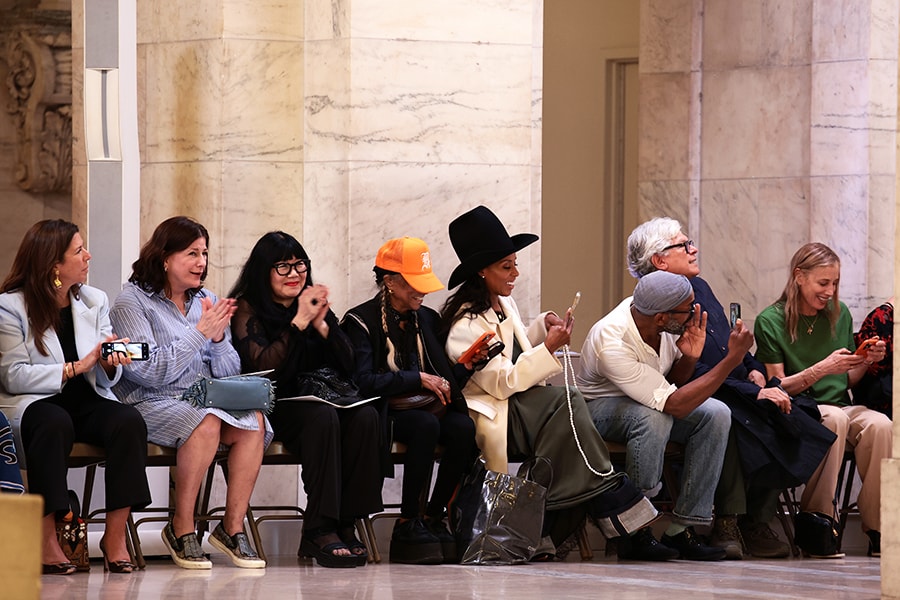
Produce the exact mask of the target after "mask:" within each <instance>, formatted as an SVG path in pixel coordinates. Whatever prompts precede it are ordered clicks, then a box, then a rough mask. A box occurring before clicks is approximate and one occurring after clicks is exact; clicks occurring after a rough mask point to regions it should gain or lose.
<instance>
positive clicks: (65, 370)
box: [63, 363, 71, 381]
mask: <svg viewBox="0 0 900 600" xmlns="http://www.w3.org/2000/svg"><path fill="white" fill-rule="evenodd" d="M63 375H64V376H65V378H66V381H68V380H69V379H71V376H69V363H66V364H65V365H63Z"/></svg>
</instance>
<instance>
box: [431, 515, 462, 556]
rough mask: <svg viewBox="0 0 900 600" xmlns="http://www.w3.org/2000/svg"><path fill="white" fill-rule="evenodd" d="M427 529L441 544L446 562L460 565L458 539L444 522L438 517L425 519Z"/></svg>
mask: <svg viewBox="0 0 900 600" xmlns="http://www.w3.org/2000/svg"><path fill="white" fill-rule="evenodd" d="M425 527H427V528H428V531H430V532H431V533H432V535H434V537H436V538H437V539H438V540H439V541H440V542H441V554H443V556H444V562H445V563H450V564H454V563H458V562H459V557H458V556H457V554H456V552H457V551H456V538H455V537H453V534H452V533H450V530H449V529H447V525H446V524H445V523H444V520H443V519H440V518H437V517H425Z"/></svg>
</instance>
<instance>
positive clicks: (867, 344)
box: [856, 336, 878, 356]
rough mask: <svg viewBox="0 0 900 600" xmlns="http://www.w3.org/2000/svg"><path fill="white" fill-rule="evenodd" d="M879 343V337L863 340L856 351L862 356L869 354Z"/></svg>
mask: <svg viewBox="0 0 900 600" xmlns="http://www.w3.org/2000/svg"><path fill="white" fill-rule="evenodd" d="M877 342H878V336H875V337H870V338H869V339H867V340H863V341H862V343H861V344H860V345H859V348H857V349H856V353H857V354H859V355H860V356H862V355H863V354H865V353H866V352H868V350H869V348H871V347H872V346H874V345H875V344H876V343H877Z"/></svg>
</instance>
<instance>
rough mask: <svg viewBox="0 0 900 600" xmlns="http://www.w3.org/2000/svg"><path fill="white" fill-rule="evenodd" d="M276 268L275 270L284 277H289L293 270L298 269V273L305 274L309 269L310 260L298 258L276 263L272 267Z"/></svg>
mask: <svg viewBox="0 0 900 600" xmlns="http://www.w3.org/2000/svg"><path fill="white" fill-rule="evenodd" d="M272 268H273V269H275V272H276V273H278V274H279V275H281V276H282V277H287V276H288V275H290V274H291V271H297V275H303V274H304V273H306V272H307V271H308V270H309V261H308V260H298V261H297V262H292V263H289V262H280V263H275V266H273V267H272Z"/></svg>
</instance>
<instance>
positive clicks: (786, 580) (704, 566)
mask: <svg viewBox="0 0 900 600" xmlns="http://www.w3.org/2000/svg"><path fill="white" fill-rule="evenodd" d="M212 560H213V569H212V570H211V571H205V572H203V571H185V570H182V569H179V568H178V567H176V566H174V564H173V563H172V562H171V560H169V559H168V558H161V559H154V560H150V561H149V562H148V566H147V569H146V570H144V571H140V572H136V573H134V574H131V575H113V574H105V573H104V572H103V565H102V563H99V562H95V563H94V564H93V568H92V570H91V572H90V573H78V574H76V575H72V576H69V577H60V576H44V577H43V578H42V581H41V583H42V586H43V587H42V595H41V597H42V598H47V599H59V600H63V599H65V600H80V599H85V600H86V599H88V598H91V599H94V598H99V599H102V600H124V599H126V598H127V599H131V598H160V599H175V598H188V599H190V600H201V599H206V598H209V599H214V600H230V599H241V600H245V599H254V598H264V599H266V600H281V599H283V598H285V599H300V598H308V599H313V598H315V599H321V598H348V599H360V600H406V599H416V600H418V599H428V598H486V599H487V598H490V599H492V600H493V599H498V598H516V599H517V600H530V599H547V598H565V599H567V600H569V599H579V598H584V599H590V600H596V599H598V598H616V600H632V599H639V598H652V599H665V600H679V599H682V598H683V599H689V600H704V599H708V598H717V599H719V598H721V599H726V598H734V599H738V598H741V599H746V598H759V599H769V598H778V599H779V600H789V599H801V598H802V599H808V598H809V599H811V598H815V599H817V600H830V599H835V600H837V599H847V600H850V599H853V600H865V599H870V598H871V599H874V598H878V597H879V596H880V566H879V561H878V559H873V558H866V557H865V556H864V555H862V556H861V555H858V554H857V555H849V556H847V557H846V558H845V559H843V560H827V561H826V560H813V559H800V558H797V559H786V560H755V559H751V560H743V561H729V562H718V563H697V562H689V561H672V562H669V563H662V564H652V563H636V562H631V563H625V562H623V563H619V562H617V560H616V559H615V558H604V557H603V556H602V555H598V556H596V557H595V559H594V560H593V561H591V562H578V561H567V562H558V563H533V564H527V565H520V566H509V567H464V566H458V565H440V566H427V567H425V566H409V565H392V564H388V563H386V562H385V563H382V564H377V565H368V566H366V567H363V568H356V569H325V568H322V567H319V566H314V565H312V564H310V563H307V562H302V561H299V560H298V559H296V558H295V557H293V556H290V555H279V556H275V557H272V558H271V560H270V565H269V567H268V568H266V569H265V570H251V569H238V568H236V567H233V566H232V565H231V563H230V561H228V560H227V559H226V558H225V557H224V555H222V554H217V553H214V554H213V555H212ZM0 596H2V593H0Z"/></svg>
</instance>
